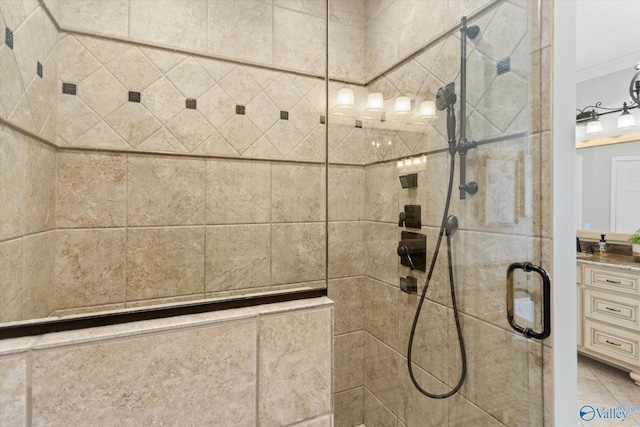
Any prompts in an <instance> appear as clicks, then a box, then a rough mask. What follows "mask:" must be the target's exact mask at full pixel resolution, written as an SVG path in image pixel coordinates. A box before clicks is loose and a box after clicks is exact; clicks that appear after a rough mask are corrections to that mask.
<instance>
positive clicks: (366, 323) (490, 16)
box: [327, 0, 550, 427]
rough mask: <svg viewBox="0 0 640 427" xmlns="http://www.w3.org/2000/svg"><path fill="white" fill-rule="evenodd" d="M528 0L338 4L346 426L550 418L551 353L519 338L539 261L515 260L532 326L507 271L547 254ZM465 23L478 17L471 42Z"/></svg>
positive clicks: (533, 309)
mask: <svg viewBox="0 0 640 427" xmlns="http://www.w3.org/2000/svg"><path fill="white" fill-rule="evenodd" d="M354 3H355V2H354ZM534 3H535V2H521V1H499V2H464V1H460V2H449V6H448V7H447V2H438V1H432V2H413V3H411V4H406V3H404V2H399V1H396V2H388V3H387V4H386V5H377V6H374V5H372V4H370V3H368V2H362V5H361V6H362V9H361V12H362V13H363V16H364V18H363V19H362V20H355V21H344V20H341V15H340V13H342V12H344V9H343V6H344V2H340V1H337V0H330V1H329V24H328V27H329V64H328V66H329V77H330V80H329V100H328V101H329V103H328V128H327V132H328V138H327V140H328V162H329V165H328V177H329V187H328V191H329V196H328V204H329V206H328V218H329V246H328V247H329V257H328V262H329V266H328V267H329V268H328V272H329V284H328V289H329V296H330V297H332V298H333V299H334V300H335V301H336V329H335V382H334V386H335V390H334V391H335V412H336V425H338V426H354V425H359V424H361V423H363V424H365V425H366V426H368V427H371V426H390V425H394V426H395V425H398V426H407V427H414V426H415V427H418V426H419V427H423V426H457V425H474V426H476V425H478V426H480V425H490V426H493V425H496V426H498V425H507V426H520V425H527V426H537V425H542V423H543V391H542V374H543V369H542V368H543V353H544V349H545V346H544V345H543V343H542V341H541V340H539V339H535V338H528V337H525V336H524V335H523V333H522V332H523V331H525V330H527V328H528V330H532V331H534V332H540V331H542V329H543V326H544V325H543V324H544V319H545V317H544V315H543V313H544V304H543V292H542V291H543V285H544V283H543V280H542V279H541V277H542V276H540V275H539V274H537V273H536V272H535V271H530V272H526V271H524V270H523V269H521V268H513V274H512V281H511V284H512V285H513V292H511V293H510V294H509V295H510V298H511V301H512V305H513V319H514V323H517V324H518V325H520V326H522V331H521V332H516V331H515V330H514V329H512V327H511V326H510V324H509V322H508V320H507V308H508V307H507V306H508V304H507V270H508V268H509V267H510V266H511V265H512V264H514V263H519V264H520V265H521V266H524V263H525V262H530V263H532V264H533V265H537V266H541V267H543V268H544V267H548V263H549V261H548V260H547V259H545V257H544V256H543V254H544V248H545V247H547V246H546V245H548V244H549V242H550V240H549V237H550V235H549V229H548V227H547V226H546V225H547V224H548V222H546V221H548V219H545V218H546V217H545V216H544V215H545V213H547V214H548V212H547V211H546V210H545V207H546V205H545V200H546V199H545V197H544V196H547V195H548V194H547V193H545V191H547V188H546V186H545V183H546V178H544V177H545V176H546V171H545V170H544V167H545V162H544V161H543V160H544V159H543V157H542V156H543V155H544V153H545V151H544V146H545V142H546V141H547V139H546V138H545V136H546V135H545V134H544V133H543V132H541V129H543V127H544V124H542V123H541V121H540V95H539V93H540V71H539V67H540V46H539V45H540V37H539V30H538V27H537V25H538V24H537V23H538V22H539V19H538V18H537V14H538V9H537V5H536V4H534ZM443 4H444V5H443ZM425 7H428V9H425ZM351 16H353V15H351ZM463 16H467V17H469V20H468V23H467V25H468V27H469V28H471V27H474V26H477V27H478V32H477V34H473V36H474V37H471V34H469V39H468V40H467V42H466V43H464V44H463V43H462V40H461V37H462V35H461V32H460V27H461V18H462V17H463ZM396 17H397V20H396ZM332 19H333V20H332ZM357 25H360V26H361V27H358V26H357ZM425 27H428V28H429V29H428V30H425V29H424V28H425ZM420 29H421V30H422V32H421V31H419V30H420ZM349 30H352V32H351V33H349ZM356 30H357V31H356ZM425 31H426V33H429V34H426V33H425ZM474 32H475V31H474ZM346 34H351V36H350V38H349V39H348V40H346V39H344V37H345V35H346ZM356 34H358V35H359V34H363V36H362V41H361V42H360V41H359V40H360V39H358V38H357V37H356V36H355V35H356ZM345 43H346V44H345ZM346 45H349V46H351V48H350V49H351V50H348V49H346V48H345V46H346ZM463 45H464V46H465V52H462V46H463ZM354 46H361V47H362V49H363V50H364V55H363V56H362V57H358V56H356V55H355V53H354V49H355V47H354ZM348 52H350V53H348ZM347 53H348V54H349V55H350V56H347V57H346V58H349V59H350V60H351V61H350V62H349V61H347V60H346V59H345V55H347ZM463 57H464V58H465V63H464V66H466V79H463V76H462V73H461V68H462V67H463V64H462V62H461V58H463ZM358 58H359V59H360V60H361V61H362V64H363V66H362V67H361V68H357V67H356V66H354V65H353V64H354V63H355V62H356V61H354V59H358ZM347 63H348V65H345V64H347ZM463 86H464V89H463ZM463 92H464V93H463ZM447 94H449V95H451V94H455V96H450V97H448V96H447ZM380 98H382V107H380V104H379V103H377V102H378V100H379V99H380ZM465 98H466V102H464V103H463V99H465ZM407 101H408V103H407ZM425 101H426V102H425ZM403 105H408V108H407V109H406V110H405V109H403ZM463 106H464V107H463ZM448 107H451V108H448ZM451 116H455V120H456V123H455V128H454V129H455V135H453V134H452V131H451V127H452V125H451V124H452V118H451ZM462 127H464V129H462ZM452 135H453V136H452ZM465 136H466V138H465ZM473 142H475V144H474V143H473ZM461 152H462V154H463V156H461V155H460V154H461ZM452 153H453V154H452ZM452 155H453V156H454V161H453V162H452ZM463 163H465V165H464V166H465V167H464V168H463ZM452 164H453V170H451V169H450V168H451V167H452ZM461 169H464V174H461V172H462V171H461ZM462 175H464V176H462ZM450 177H452V178H453V181H452V183H451V184H450V183H449V179H450ZM471 183H475V184H476V185H477V192H474V191H473V190H474V185H473V184H471ZM449 185H451V188H452V190H451V193H452V194H451V198H450V202H449V203H447V199H448V189H449ZM461 186H462V189H461ZM463 195H464V198H461V197H462V196H463ZM447 204H448V205H449V206H448V212H447V213H446V215H445V208H446V206H447ZM417 207H419V211H418V208H417ZM451 215H453V216H455V217H456V220H455V221H454V220H453V219H451V218H449V216H451ZM456 222H457V226H456V225H455V223H456ZM443 224H444V225H445V227H444V228H443ZM447 230H448V231H447ZM447 234H449V236H448V237H447ZM422 236H424V237H422ZM439 239H440V240H441V242H440V245H439V247H438V244H437V242H438V240H439ZM425 241H426V244H425V245H424V254H423V253H422V252H423V251H422V249H421V245H423V242H425ZM434 258H435V259H436V261H435V262H434V263H433V261H434ZM432 263H433V264H434V265H433V270H432V271H431V273H430V270H431V264H432ZM421 264H424V267H422V265H421ZM449 266H451V268H450V267H449ZM428 278H429V280H428V289H427V292H426V294H425V297H424V299H423V301H422V302H421V294H422V292H423V290H424V287H425V284H426V283H427V279H428ZM451 278H452V279H453V289H454V292H455V293H454V292H452V291H451V283H450V280H451ZM419 307H420V314H419V316H418V317H417V320H416V315H415V314H416V310H417V309H418V308H419ZM456 318H457V322H456ZM547 319H548V317H547ZM414 323H415V326H414ZM412 329H413V337H412V334H411V332H412ZM528 330H527V332H526V334H529V332H528ZM459 331H460V332H459ZM460 335H461V337H462V340H461V339H460ZM410 341H411V350H410V351H409V343H410ZM461 341H462V342H463V345H464V356H463V352H462V350H461V345H460V342H461ZM409 358H410V360H411V363H410V364H409V362H408V360H409ZM409 366H411V373H410V371H409ZM411 376H413V378H411ZM414 383H415V384H414ZM416 384H417V386H419V387H420V388H421V389H422V390H423V391H425V392H426V394H427V395H431V397H428V396H427V395H425V393H422V392H421V391H420V390H419V389H418V387H416ZM458 384H460V385H459V387H457V386H458ZM449 395H450V396H449Z"/></svg>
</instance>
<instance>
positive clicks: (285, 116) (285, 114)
mask: <svg viewBox="0 0 640 427" xmlns="http://www.w3.org/2000/svg"><path fill="white" fill-rule="evenodd" d="M280 120H289V112H288V111H280Z"/></svg>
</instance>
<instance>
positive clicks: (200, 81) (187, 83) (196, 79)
mask: <svg viewBox="0 0 640 427" xmlns="http://www.w3.org/2000/svg"><path fill="white" fill-rule="evenodd" d="M167 78H168V79H169V80H171V82H172V83H173V84H174V85H175V86H176V87H177V88H178V90H179V91H180V92H182V94H183V95H184V96H185V97H187V98H199V97H200V96H201V95H202V94H204V93H205V92H206V91H208V90H209V89H211V87H213V85H214V84H215V81H214V80H213V79H212V78H211V76H210V75H209V73H207V72H206V71H205V70H204V68H202V66H201V65H200V64H199V63H198V61H196V60H195V59H194V58H193V57H189V58H187V59H186V60H185V61H183V62H182V63H180V64H178V65H176V66H175V67H174V68H173V69H172V70H171V71H169V72H168V73H167Z"/></svg>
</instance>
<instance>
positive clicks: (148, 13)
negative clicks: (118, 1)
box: [129, 0, 207, 52]
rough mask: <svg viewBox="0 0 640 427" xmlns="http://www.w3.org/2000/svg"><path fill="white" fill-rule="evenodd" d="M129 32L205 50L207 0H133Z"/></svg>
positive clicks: (155, 41) (133, 36)
mask: <svg viewBox="0 0 640 427" xmlns="http://www.w3.org/2000/svg"><path fill="white" fill-rule="evenodd" d="M130 20H131V23H130V26H129V35H130V37H131V38H133V39H138V40H145V41H150V42H154V43H160V44H164V45H168V46H176V47H181V48H185V49H189V50H195V51H200V52H204V51H205V50H206V48H207V42H206V40H207V2H206V1H205V0H194V1H189V2H184V1H180V0H161V1H157V2H153V3H151V2H146V1H133V2H131V5H130Z"/></svg>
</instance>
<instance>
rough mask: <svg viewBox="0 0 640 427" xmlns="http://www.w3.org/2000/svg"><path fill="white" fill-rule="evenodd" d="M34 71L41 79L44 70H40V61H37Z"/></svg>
mask: <svg viewBox="0 0 640 427" xmlns="http://www.w3.org/2000/svg"><path fill="white" fill-rule="evenodd" d="M36 70H37V71H36V72H37V73H38V76H40V78H42V76H43V72H44V70H43V69H42V64H41V63H40V61H38V65H37V68H36Z"/></svg>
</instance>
